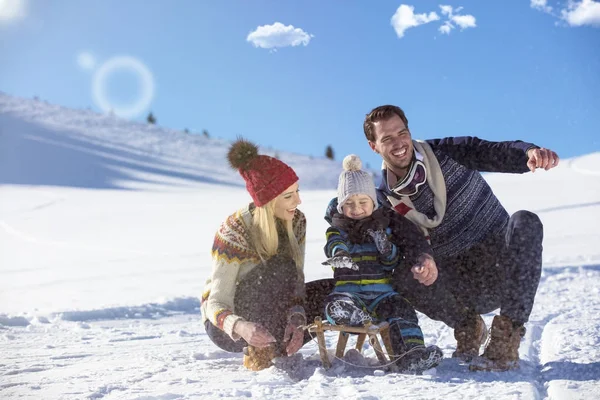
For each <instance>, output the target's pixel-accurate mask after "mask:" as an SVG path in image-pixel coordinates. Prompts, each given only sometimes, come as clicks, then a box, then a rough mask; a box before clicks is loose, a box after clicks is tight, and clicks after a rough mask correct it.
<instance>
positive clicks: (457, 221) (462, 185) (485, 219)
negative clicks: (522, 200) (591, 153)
mask: <svg viewBox="0 0 600 400" xmlns="http://www.w3.org/2000/svg"><path fill="white" fill-rule="evenodd" d="M426 142H427V143H428V144H429V145H430V146H431V148H432V150H433V152H434V154H435V155H436V157H437V159H438V161H439V163H440V168H441V170H442V175H443V176H444V181H445V183H446V192H447V194H446V213H445V215H444V219H443V220H442V222H441V224H440V225H439V226H437V227H436V228H433V229H430V230H429V234H430V238H431V246H432V248H433V252H434V254H435V257H436V258H440V259H443V258H446V257H454V256H457V255H459V254H461V253H463V252H465V251H467V250H469V249H470V248H471V247H473V246H475V245H476V244H478V243H481V242H482V241H484V240H485V239H486V238H487V237H488V236H490V235H494V234H498V233H500V232H502V231H503V230H504V229H505V227H506V225H507V223H508V218H509V216H508V213H507V212H506V210H505V209H504V207H503V206H502V204H500V201H499V200H498V198H497V197H496V196H495V195H494V193H493V192H492V188H491V187H490V186H489V185H488V183H487V182H486V181H485V179H483V177H482V176H481V174H480V172H507V173H524V172H527V171H529V169H528V168H527V150H529V149H530V148H532V147H537V146H535V145H533V144H531V143H525V142H522V141H512V142H488V141H486V140H481V139H479V138H476V137H466V136H465V137H454V138H451V137H450V138H444V139H433V140H427V141H426ZM390 193H391V190H390V189H389V188H388V185H387V171H386V170H385V169H384V170H383V171H382V179H381V182H380V184H379V187H378V188H377V196H378V200H379V202H380V203H381V205H383V206H384V207H391V205H390V203H389V200H388V199H387V197H386V196H387V195H388V194H390ZM410 200H411V201H412V203H413V204H414V206H415V208H416V209H417V210H418V211H420V212H422V213H423V214H426V215H427V216H428V217H430V218H431V217H433V216H434V215H435V211H434V208H433V193H432V191H431V188H430V187H429V185H428V184H427V183H426V184H424V185H423V186H421V187H420V189H419V191H418V192H417V193H416V194H415V195H414V196H410Z"/></svg>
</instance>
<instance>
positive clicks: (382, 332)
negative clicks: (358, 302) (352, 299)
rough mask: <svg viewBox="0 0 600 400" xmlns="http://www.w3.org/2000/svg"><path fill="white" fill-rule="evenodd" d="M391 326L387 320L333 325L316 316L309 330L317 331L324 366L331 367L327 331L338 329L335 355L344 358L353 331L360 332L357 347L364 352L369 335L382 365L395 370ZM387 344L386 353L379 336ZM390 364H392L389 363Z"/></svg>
mask: <svg viewBox="0 0 600 400" xmlns="http://www.w3.org/2000/svg"><path fill="white" fill-rule="evenodd" d="M389 328H390V326H389V324H388V323H387V322H380V323H378V324H371V323H370V322H368V323H366V324H365V325H363V326H346V325H331V324H330V323H329V322H323V321H322V320H321V317H316V318H315V322H314V323H313V324H312V325H310V326H309V327H308V331H309V332H311V333H315V334H316V336H317V343H318V344H319V354H320V356H321V362H322V364H323V368H325V369H328V368H331V361H330V360H329V356H328V354H327V346H326V345H325V331H336V332H339V333H340V334H339V336H338V342H337V346H336V350H335V356H336V357H338V358H342V357H343V356H344V354H345V351H346V344H347V343H348V338H349V337H350V334H351V333H354V334H358V337H357V339H356V349H357V350H358V351H359V352H361V353H362V348H363V346H364V344H365V340H366V338H367V336H368V337H369V343H370V344H371V346H372V347H373V349H374V350H375V355H376V356H377V359H378V360H379V362H380V363H381V365H382V366H386V367H390V369H392V370H394V369H395V367H396V365H395V364H393V363H391V362H392V361H394V360H395V359H396V357H394V355H393V354H394V352H393V351H392V341H391V339H390V330H389ZM377 335H379V336H381V341H382V342H383V345H384V346H385V349H386V351H387V357H386V354H385V353H384V352H383V349H382V347H381V344H380V342H379V338H378V337H377ZM389 364H390V365H389Z"/></svg>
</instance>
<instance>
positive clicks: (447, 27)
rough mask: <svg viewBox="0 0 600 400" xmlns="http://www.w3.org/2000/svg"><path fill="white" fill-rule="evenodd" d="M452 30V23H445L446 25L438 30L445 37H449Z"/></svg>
mask: <svg viewBox="0 0 600 400" xmlns="http://www.w3.org/2000/svg"><path fill="white" fill-rule="evenodd" d="M452 29H454V25H452V24H451V23H450V21H446V22H444V25H442V26H440V27H439V29H438V30H439V31H440V32H441V33H443V34H444V35H449V34H450V31H451V30H452Z"/></svg>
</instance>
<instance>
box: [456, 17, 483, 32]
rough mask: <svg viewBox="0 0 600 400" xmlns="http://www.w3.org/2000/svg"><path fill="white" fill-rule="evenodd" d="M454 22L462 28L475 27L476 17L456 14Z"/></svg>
mask: <svg viewBox="0 0 600 400" xmlns="http://www.w3.org/2000/svg"><path fill="white" fill-rule="evenodd" d="M452 22H454V23H455V24H456V25H458V26H460V29H467V28H475V27H476V26H477V24H476V23H475V17H474V16H472V15H454V16H452Z"/></svg>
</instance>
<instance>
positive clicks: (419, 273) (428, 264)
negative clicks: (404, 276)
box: [411, 254, 438, 286]
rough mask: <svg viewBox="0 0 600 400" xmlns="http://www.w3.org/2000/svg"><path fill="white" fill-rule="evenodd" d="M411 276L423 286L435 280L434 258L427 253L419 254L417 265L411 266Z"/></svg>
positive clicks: (436, 270)
mask: <svg viewBox="0 0 600 400" xmlns="http://www.w3.org/2000/svg"><path fill="white" fill-rule="evenodd" d="M411 271H412V273H413V277H414V278H415V279H416V280H418V281H419V283H422V284H423V285H425V286H429V285H431V284H433V282H435V281H436V279H437V277H438V269H437V265H436V264H435V260H434V259H433V257H431V256H430V255H429V254H421V256H419V260H418V263H417V265H415V266H414V267H412V268H411Z"/></svg>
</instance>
